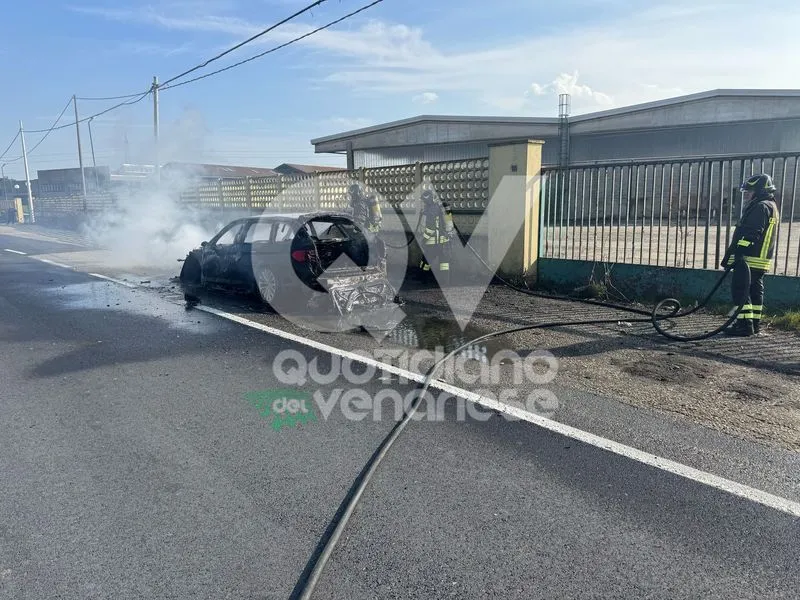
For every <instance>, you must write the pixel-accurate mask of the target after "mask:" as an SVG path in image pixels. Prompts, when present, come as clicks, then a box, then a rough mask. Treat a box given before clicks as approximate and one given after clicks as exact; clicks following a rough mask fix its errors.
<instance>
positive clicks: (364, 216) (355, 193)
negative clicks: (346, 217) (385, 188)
mask: <svg viewBox="0 0 800 600" xmlns="http://www.w3.org/2000/svg"><path fill="white" fill-rule="evenodd" d="M347 191H348V199H349V202H350V210H351V212H352V214H353V220H354V221H355V222H356V224H357V225H358V226H359V227H360V228H362V229H366V230H367V231H369V232H371V233H375V234H377V233H379V232H380V230H381V225H382V224H383V213H382V212H381V205H380V203H379V202H378V199H377V197H376V196H375V194H365V193H364V192H363V191H362V190H361V186H360V185H359V184H357V183H352V184H350V186H349V187H348V190H347Z"/></svg>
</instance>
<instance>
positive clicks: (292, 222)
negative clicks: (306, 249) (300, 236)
mask: <svg viewBox="0 0 800 600" xmlns="http://www.w3.org/2000/svg"><path fill="white" fill-rule="evenodd" d="M273 222H274V223H275V225H276V227H273V229H272V237H271V240H272V243H273V244H291V243H293V242H294V239H295V238H296V237H297V233H298V232H299V231H300V230H301V229H302V228H303V224H302V223H297V221H295V220H294V219H286V218H283V219H282V218H278V219H274V221H273ZM277 225H286V226H287V227H289V228H290V229H291V230H292V237H291V238H289V239H283V240H281V241H277V240H276V239H275V238H276V237H277V235H278V227H277Z"/></svg>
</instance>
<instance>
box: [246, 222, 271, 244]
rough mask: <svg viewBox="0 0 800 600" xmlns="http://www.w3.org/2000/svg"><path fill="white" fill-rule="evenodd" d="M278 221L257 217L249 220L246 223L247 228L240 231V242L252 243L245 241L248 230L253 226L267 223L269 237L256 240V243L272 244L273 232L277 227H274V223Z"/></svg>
mask: <svg viewBox="0 0 800 600" xmlns="http://www.w3.org/2000/svg"><path fill="white" fill-rule="evenodd" d="M278 222H279V221H277V220H276V219H258V220H256V221H250V222H249V223H248V226H247V228H246V229H244V230H243V231H242V232H241V240H242V242H241V243H243V244H252V243H253V242H248V241H247V235H248V234H249V233H250V230H252V229H253V227H256V226H257V225H269V227H270V229H269V238H268V239H266V240H258V241H257V242H256V243H257V244H263V243H269V244H274V243H275V232H276V231H277V228H276V227H275V225H276V224H277V223H278Z"/></svg>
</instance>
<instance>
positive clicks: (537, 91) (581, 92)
mask: <svg viewBox="0 0 800 600" xmlns="http://www.w3.org/2000/svg"><path fill="white" fill-rule="evenodd" d="M560 94H569V95H570V96H571V100H574V99H575V98H577V99H578V101H579V102H580V101H582V100H583V101H585V102H583V103H582V104H583V105H584V106H587V105H588V106H590V105H592V104H594V105H596V106H597V107H606V108H607V107H609V106H611V105H612V104H613V99H612V98H611V96H609V95H608V94H604V93H603V92H598V91H597V90H594V89H592V88H591V87H589V86H588V85H582V84H579V83H578V72H577V71H576V72H575V73H573V74H572V75H570V74H569V73H561V74H559V75H558V76H557V77H556V78H555V79H554V80H553V81H551V82H550V83H547V84H544V85H542V84H539V83H532V84H531V86H530V87H529V88H528V90H527V91H526V92H525V96H526V98H530V97H531V96H558V95H560Z"/></svg>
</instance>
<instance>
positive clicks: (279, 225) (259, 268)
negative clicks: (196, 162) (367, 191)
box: [179, 211, 399, 323]
mask: <svg viewBox="0 0 800 600" xmlns="http://www.w3.org/2000/svg"><path fill="white" fill-rule="evenodd" d="M179 280H180V284H181V288H182V291H183V293H184V297H185V299H186V301H187V302H188V303H190V304H191V303H197V302H198V301H199V297H198V293H200V292H202V291H203V290H209V289H224V290H228V291H236V292H238V293H242V292H243V293H246V294H254V295H257V296H258V297H260V299H261V301H262V302H263V303H264V304H265V305H267V306H269V307H270V308H272V309H273V310H275V311H276V312H278V313H280V314H287V313H288V312H294V313H296V312H297V311H298V310H300V311H302V310H319V309H320V307H321V300H322V299H323V298H326V299H327V300H329V305H330V306H332V307H333V308H334V309H335V311H336V312H337V313H338V315H339V316H340V317H345V318H349V317H358V316H359V315H361V314H363V313H365V312H369V313H375V312H380V311H384V310H393V309H394V308H396V306H397V304H398V303H399V299H398V297H397V290H395V289H394V287H393V286H392V285H391V283H390V282H389V280H388V278H387V272H386V247H385V244H384V243H383V242H382V240H381V239H380V238H379V237H377V236H376V235H374V234H372V233H370V232H368V231H365V230H363V229H362V228H360V227H359V226H358V225H357V224H356V223H355V222H354V221H353V218H352V216H351V215H349V214H348V213H342V212H332V211H318V212H311V213H295V214H281V213H275V214H262V215H258V216H252V217H245V218H241V219H236V220H234V221H231V222H230V223H228V224H227V225H225V226H224V227H223V228H222V229H221V230H220V231H219V232H218V233H217V234H216V235H215V236H214V237H212V238H211V239H210V240H208V241H206V242H203V243H202V244H201V246H200V247H199V248H195V249H193V250H191V251H190V252H189V253H188V255H187V256H186V258H185V259H183V267H182V269H181V273H180V276H179ZM373 316H374V315H373ZM371 320H373V321H374V319H371ZM354 322H356V323H357V319H356V321H354Z"/></svg>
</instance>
